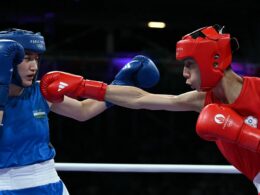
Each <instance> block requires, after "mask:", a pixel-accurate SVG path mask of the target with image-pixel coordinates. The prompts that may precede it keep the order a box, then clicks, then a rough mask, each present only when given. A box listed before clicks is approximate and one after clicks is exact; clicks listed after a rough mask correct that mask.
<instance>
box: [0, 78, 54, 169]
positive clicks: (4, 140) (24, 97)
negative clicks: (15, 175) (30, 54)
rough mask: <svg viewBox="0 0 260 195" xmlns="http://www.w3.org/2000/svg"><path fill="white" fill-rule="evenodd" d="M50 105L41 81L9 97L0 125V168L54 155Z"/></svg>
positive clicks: (26, 163) (43, 159) (42, 159)
mask: <svg viewBox="0 0 260 195" xmlns="http://www.w3.org/2000/svg"><path fill="white" fill-rule="evenodd" d="M49 111H50V110H49V106H48V104H47V102H46V101H45V99H44V98H43V96H42V95H41V92H40V86H39V83H38V82H36V83H35V84H33V85H32V86H31V87H28V88H25V89H24V91H23V93H22V94H21V95H20V96H17V97H9V99H8V102H7V105H6V106H5V110H4V116H3V124H4V126H3V127H1V128H0V168H7V167H16V166H23V165H30V164H34V163H38V162H42V161H45V160H49V159H52V158H53V157H54V156H55V150H54V148H53V147H52V146H51V144H50V138H49V123H48V113H49Z"/></svg>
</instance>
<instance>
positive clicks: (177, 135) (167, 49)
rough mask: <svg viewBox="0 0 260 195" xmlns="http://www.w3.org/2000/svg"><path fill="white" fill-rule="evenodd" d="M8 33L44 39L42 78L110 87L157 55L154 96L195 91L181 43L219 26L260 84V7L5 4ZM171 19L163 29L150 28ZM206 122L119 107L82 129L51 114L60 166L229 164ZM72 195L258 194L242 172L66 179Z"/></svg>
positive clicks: (65, 175) (71, 1) (73, 175)
mask: <svg viewBox="0 0 260 195" xmlns="http://www.w3.org/2000/svg"><path fill="white" fill-rule="evenodd" d="M0 18H1V19H0V27H1V30H4V29H6V28H21V29H27V30H32V31H39V32H41V33H42V35H43V36H44V37H45V41H46V44H47V52H46V53H45V54H44V56H43V58H42V65H41V70H40V75H39V76H40V77H41V76H42V75H43V74H44V73H46V72H48V71H51V70H62V71H67V72H70V73H74V74H80V75H82V76H84V77H85V78H88V79H94V80H100V81H105V82H107V83H110V82H111V81H112V80H113V78H114V76H115V74H116V73H117V72H118V70H119V69H120V67H122V66H123V65H124V64H125V63H127V62H128V61H129V60H130V59H131V58H132V57H134V56H135V55H137V54H143V55H147V56H149V57H150V58H151V59H152V60H153V61H154V62H155V63H156V64H157V66H158V69H159V71H160V74H161V80H160V82H159V83H158V85H157V86H155V87H153V88H151V89H148V90H147V91H150V92H153V93H164V94H179V93H182V92H186V91H189V90H190V88H189V87H188V86H186V85H185V80H184V78H183V77H182V66H181V65H180V63H178V62H176V61H175V44H176V41H178V40H179V39H180V38H181V37H182V36H183V35H185V34H187V33H189V32H191V31H194V30H195V29H197V28H200V27H203V26H207V25H213V24H221V25H225V26H226V28H227V30H228V31H229V32H230V33H231V34H232V35H233V36H235V37H237V38H238V40H239V42H240V50H238V51H237V52H236V53H234V57H233V58H234V63H233V64H232V66H233V68H234V70H235V71H237V72H238V73H239V74H241V75H252V76H259V74H260V72H259V71H260V69H259V68H260V66H259V63H260V61H259V56H260V14H259V7H258V6H257V4H256V1H250V0H248V1H242V0H237V1H223V0H218V1H216V0H211V1H204V0H202V1H187V2H186V1H165V0H160V1H136V0H132V1H123V0H122V1H102V0H99V1H87V0H85V1H83V0H67V1H51V0H34V1H14V0H9V1H5V2H1V6H0ZM151 20H152V21H163V22H165V23H166V28H164V29H149V28H147V22H148V21H151ZM197 116H198V114H197V113H194V112H166V111H148V110H130V109H126V108H121V107H117V106H114V107H112V108H110V109H108V110H107V111H105V112H104V113H102V114H100V115H99V116H97V117H95V118H93V119H91V120H89V121H86V122H78V121H75V120H72V119H69V118H65V117H62V116H58V115H56V114H53V113H51V114H50V115H49V118H50V128H51V142H52V144H53V145H54V147H55V148H56V151H57V155H56V162H68V163H69V162H78V163H140V164H143V163H144V164H217V165H228V162H227V161H226V160H225V159H224V158H223V157H222V155H221V154H220V152H219V151H218V149H217V148H216V146H215V145H214V143H210V142H206V141H203V140H201V139H200V138H199V137H198V136H197V135H196V132H195V124H196V119H197ZM59 174H60V177H61V178H62V179H63V180H64V182H65V184H66V185H67V187H68V189H69V191H70V193H71V194H72V195H101V194H102V195H105V194H112V195H122V194H123V195H170V194H171V195H172V194H175V195H227V194H228V195H242V194H257V192H256V189H255V187H254V186H253V184H252V183H251V182H249V181H248V180H247V179H246V178H245V176H243V175H240V174H237V175H231V174H188V173H186V174H180V173H171V174H162V173H161V174H159V173H156V174H155V173H143V174H142V173H136V174H135V173H88V172H59Z"/></svg>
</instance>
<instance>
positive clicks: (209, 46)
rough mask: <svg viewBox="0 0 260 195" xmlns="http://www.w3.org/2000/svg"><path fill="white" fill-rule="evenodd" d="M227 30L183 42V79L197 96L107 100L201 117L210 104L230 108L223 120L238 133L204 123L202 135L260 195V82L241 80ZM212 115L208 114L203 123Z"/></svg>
mask: <svg viewBox="0 0 260 195" xmlns="http://www.w3.org/2000/svg"><path fill="white" fill-rule="evenodd" d="M224 30H225V29H224V27H222V26H220V25H213V26H206V27H203V28H200V29H198V30H196V31H193V32H192V33H189V34H187V35H185V36H183V37H182V39H181V40H180V41H178V42H177V44H176V58H177V60H180V61H182V62H183V63H184V68H183V76H184V77H185V79H186V84H188V85H190V86H191V88H192V89H193V90H192V91H189V92H186V93H183V94H179V95H166V94H152V93H149V92H147V91H144V90H142V89H140V88H136V87H129V86H128V87H127V86H108V87H107V90H106V94H105V100H106V101H109V102H112V103H113V104H117V105H120V106H123V107H127V108H133V109H148V110H167V111H196V112H198V113H200V112H201V111H202V110H203V108H204V107H205V106H207V105H208V104H212V103H217V104H218V105H219V106H221V107H222V108H225V109H224V110H222V111H223V113H222V114H223V115H229V114H230V112H232V113H233V115H232V116H233V117H235V118H237V119H238V123H237V125H236V127H235V128H234V129H226V130H228V132H222V133H219V132H218V131H221V128H223V126H220V127H219V129H217V127H216V126H215V127H214V128H212V125H209V124H204V126H203V129H202V128H201V126H202V125H201V124H200V123H198V127H200V128H199V130H198V129H197V131H198V132H199V134H200V136H201V135H202V132H203V133H205V134H203V137H204V138H205V137H206V138H207V139H210V140H212V139H213V138H214V141H215V143H216V144H217V146H218V148H219V150H220V152H221V153H222V154H223V156H224V157H225V158H226V159H227V160H228V161H229V162H230V164H232V165H234V166H235V167H236V168H237V169H238V170H239V171H240V172H242V173H243V174H244V175H245V176H246V177H247V178H248V179H250V180H251V181H252V182H253V183H254V184H255V186H256V189H257V191H258V194H259V195H260V153H259V141H260V136H258V129H260V123H259V120H260V109H259V106H260V88H259V86H260V78H256V77H247V76H240V75H238V74H237V73H235V72H234V71H233V70H232V68H231V62H232V53H233V52H234V51H236V50H237V49H238V48H239V45H238V41H237V39H236V38H234V37H232V36H231V35H230V34H229V33H225V32H224ZM249 100H250V101H249ZM206 108H208V107H206ZM208 111H209V109H205V110H203V112H202V113H203V115H201V116H200V119H201V118H203V117H205V115H207V112H208ZM211 111H212V110H211ZM234 113H235V114H234ZM211 114H212V113H211ZM210 117H212V116H208V119H209V118H210ZM211 120H212V119H211ZM199 122H201V121H199ZM238 124H239V125H240V127H239V125H238ZM207 125H208V129H207ZM225 128H227V127H225ZM202 130H203V131H202ZM230 130H232V131H230ZM235 130H236V131H235ZM241 133H242V134H241ZM236 136H238V137H236ZM251 142H252V143H251Z"/></svg>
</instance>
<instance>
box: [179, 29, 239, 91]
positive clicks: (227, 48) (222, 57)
mask: <svg viewBox="0 0 260 195" xmlns="http://www.w3.org/2000/svg"><path fill="white" fill-rule="evenodd" d="M222 29H223V28H220V26H219V25H215V26H207V27H203V28H200V29H198V30H196V31H194V32H192V33H190V34H187V35H185V36H183V37H182V39H181V40H180V41H178V42H177V44H176V59H177V60H184V59H185V58H193V59H194V60H195V61H196V63H197V64H198V66H199V69H200V77H201V86H200V89H201V90H203V91H207V90H210V89H211V88H213V87H215V86H216V85H217V83H218V82H219V80H220V79H221V78H222V77H223V74H224V70H225V69H226V68H227V67H228V66H229V65H230V64H231V60H232V51H231V38H230V34H222ZM237 46H238V45H237Z"/></svg>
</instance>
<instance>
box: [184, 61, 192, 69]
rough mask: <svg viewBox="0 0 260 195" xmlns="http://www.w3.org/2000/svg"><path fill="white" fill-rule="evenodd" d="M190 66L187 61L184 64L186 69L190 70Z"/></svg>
mask: <svg viewBox="0 0 260 195" xmlns="http://www.w3.org/2000/svg"><path fill="white" fill-rule="evenodd" d="M191 65H192V63H191V62H189V61H188V62H185V63H184V66H185V67H186V68H190V67H191Z"/></svg>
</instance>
